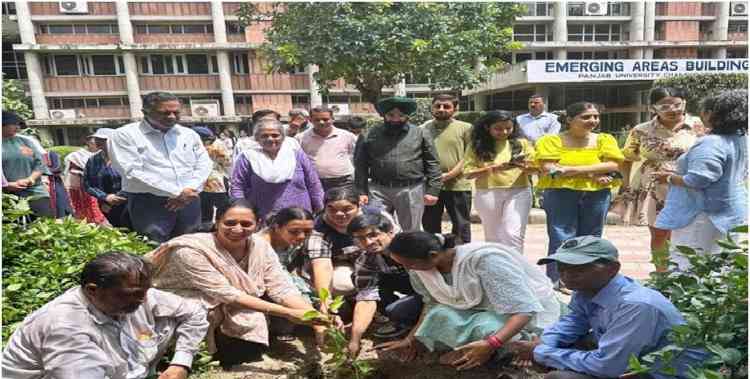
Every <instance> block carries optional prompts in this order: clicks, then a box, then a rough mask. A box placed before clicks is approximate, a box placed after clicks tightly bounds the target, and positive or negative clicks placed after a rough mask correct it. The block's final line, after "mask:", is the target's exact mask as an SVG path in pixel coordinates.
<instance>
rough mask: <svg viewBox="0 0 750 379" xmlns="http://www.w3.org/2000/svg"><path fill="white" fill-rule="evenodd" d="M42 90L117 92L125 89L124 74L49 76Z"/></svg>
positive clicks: (49, 91)
mask: <svg viewBox="0 0 750 379" xmlns="http://www.w3.org/2000/svg"><path fill="white" fill-rule="evenodd" d="M44 90H45V92H47V93H55V92H99V93H101V92H118V91H127V86H126V84H125V76H49V77H46V78H44Z"/></svg>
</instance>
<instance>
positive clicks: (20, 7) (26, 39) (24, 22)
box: [15, 1, 36, 44]
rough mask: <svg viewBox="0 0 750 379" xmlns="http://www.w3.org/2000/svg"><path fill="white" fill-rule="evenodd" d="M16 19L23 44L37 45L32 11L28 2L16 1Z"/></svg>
mask: <svg viewBox="0 0 750 379" xmlns="http://www.w3.org/2000/svg"><path fill="white" fill-rule="evenodd" d="M15 3H16V17H17V20H18V33H19V34H20V36H21V43H29V44H35V43H36V37H35V35H34V24H33V23H32V22H31V10H29V2H28V1H16V2H15Z"/></svg>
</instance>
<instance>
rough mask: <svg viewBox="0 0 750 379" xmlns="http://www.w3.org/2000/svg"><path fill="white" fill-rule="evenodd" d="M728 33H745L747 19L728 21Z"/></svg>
mask: <svg viewBox="0 0 750 379" xmlns="http://www.w3.org/2000/svg"><path fill="white" fill-rule="evenodd" d="M727 31H728V32H729V33H747V21H729V27H728V28H727Z"/></svg>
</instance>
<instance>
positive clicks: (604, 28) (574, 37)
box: [568, 24, 622, 41]
mask: <svg viewBox="0 0 750 379" xmlns="http://www.w3.org/2000/svg"><path fill="white" fill-rule="evenodd" d="M620 40H622V28H621V26H620V24H572V25H568V41H620Z"/></svg>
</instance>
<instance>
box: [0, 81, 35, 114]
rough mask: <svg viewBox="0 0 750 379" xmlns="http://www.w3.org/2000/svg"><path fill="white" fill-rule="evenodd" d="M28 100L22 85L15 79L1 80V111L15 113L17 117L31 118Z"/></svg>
mask: <svg viewBox="0 0 750 379" xmlns="http://www.w3.org/2000/svg"><path fill="white" fill-rule="evenodd" d="M29 103H30V101H29V98H28V97H26V94H25V93H24V90H23V84H22V83H21V82H20V81H18V80H15V79H3V110H4V111H11V112H16V113H17V114H18V115H19V116H21V117H23V118H25V119H28V118H31V116H32V112H31V106H30V105H29Z"/></svg>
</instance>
